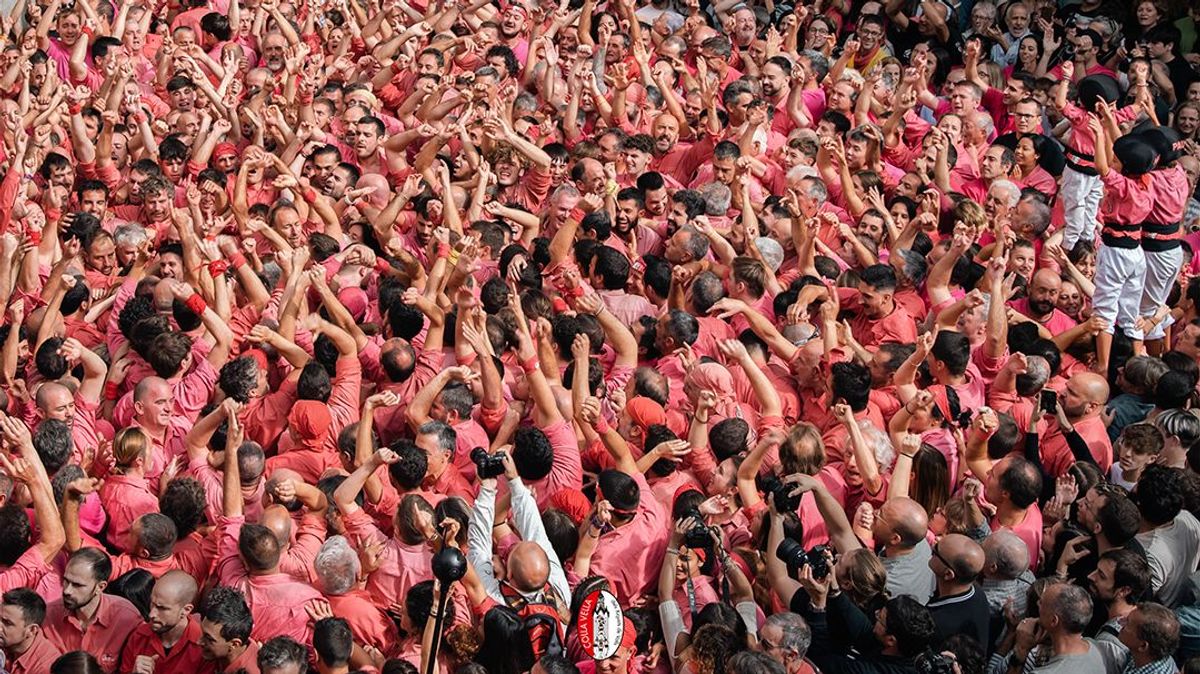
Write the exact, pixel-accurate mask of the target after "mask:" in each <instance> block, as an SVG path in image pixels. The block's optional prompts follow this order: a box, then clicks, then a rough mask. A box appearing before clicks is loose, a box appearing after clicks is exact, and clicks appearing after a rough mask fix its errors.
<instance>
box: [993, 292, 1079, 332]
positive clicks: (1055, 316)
mask: <svg viewBox="0 0 1200 674" xmlns="http://www.w3.org/2000/svg"><path fill="white" fill-rule="evenodd" d="M1008 306H1010V307H1012V308H1013V309H1014V310H1015V311H1016V312H1017V313H1019V314H1021V315H1022V316H1025V317H1027V318H1030V319H1033V320H1037V319H1035V318H1034V317H1033V314H1032V313H1030V311H1029V299H1028V298H1022V299H1019V300H1016V301H1014V302H1009V303H1008ZM1038 322H1039V323H1040V324H1041V325H1042V327H1044V328H1046V329H1047V330H1049V331H1050V334H1052V335H1061V334H1062V333H1064V332H1066V331H1067V330H1070V329H1071V328H1073V327H1075V326H1076V325H1077V323H1076V322H1075V319H1074V318H1071V317H1070V316H1068V315H1066V314H1064V313H1063V312H1061V311H1059V310H1058V309H1055V310H1054V311H1052V312H1051V313H1050V318H1047V319H1046V320H1045V321H1038Z"/></svg>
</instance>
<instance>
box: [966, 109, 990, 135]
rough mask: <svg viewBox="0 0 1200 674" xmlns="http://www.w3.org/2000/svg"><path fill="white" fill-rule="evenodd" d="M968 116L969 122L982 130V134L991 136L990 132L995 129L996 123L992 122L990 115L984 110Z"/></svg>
mask: <svg viewBox="0 0 1200 674" xmlns="http://www.w3.org/2000/svg"><path fill="white" fill-rule="evenodd" d="M970 117H971V123H972V124H974V125H975V126H976V128H978V129H979V130H980V131H983V135H985V136H991V135H992V132H993V131H995V130H996V125H995V123H993V122H992V116H991V115H989V114H987V113H986V112H977V113H975V114H973V115H971V116H970Z"/></svg>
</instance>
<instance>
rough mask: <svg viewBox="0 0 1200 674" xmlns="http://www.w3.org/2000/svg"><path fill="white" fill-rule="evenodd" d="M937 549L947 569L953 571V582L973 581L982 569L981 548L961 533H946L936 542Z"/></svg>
mask: <svg viewBox="0 0 1200 674" xmlns="http://www.w3.org/2000/svg"><path fill="white" fill-rule="evenodd" d="M937 551H938V554H939V555H940V557H941V558H942V559H944V560H945V566H946V567H947V569H948V570H949V571H951V572H953V573H954V582H956V583H973V582H975V579H976V578H977V577H978V576H979V572H980V571H983V563H984V554H983V548H981V547H980V546H979V544H978V543H976V542H975V541H973V540H971V539H970V538H968V537H966V536H964V535H962V534H947V535H945V536H943V537H942V539H941V540H940V541H938V543H937Z"/></svg>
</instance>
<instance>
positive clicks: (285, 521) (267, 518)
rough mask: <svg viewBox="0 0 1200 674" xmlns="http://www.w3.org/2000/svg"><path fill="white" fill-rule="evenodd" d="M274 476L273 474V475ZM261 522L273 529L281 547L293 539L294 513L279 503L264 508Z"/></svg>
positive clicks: (272, 531)
mask: <svg viewBox="0 0 1200 674" xmlns="http://www.w3.org/2000/svg"><path fill="white" fill-rule="evenodd" d="M272 477H273V476H272ZM259 524H261V525H263V526H264V527H266V528H267V529H270V530H271V533H272V534H274V535H275V540H277V541H279V547H280V548H284V547H287V545H288V543H289V542H291V540H292V515H291V513H289V512H288V511H287V508H284V507H283V506H281V505H279V504H273V505H269V506H267V507H266V508H264V509H263V514H262V519H261V520H259Z"/></svg>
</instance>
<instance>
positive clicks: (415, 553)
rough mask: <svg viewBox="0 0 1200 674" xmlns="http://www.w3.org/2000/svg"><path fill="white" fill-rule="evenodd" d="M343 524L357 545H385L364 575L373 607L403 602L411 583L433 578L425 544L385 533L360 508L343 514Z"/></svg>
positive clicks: (427, 548) (431, 556)
mask: <svg viewBox="0 0 1200 674" xmlns="http://www.w3.org/2000/svg"><path fill="white" fill-rule="evenodd" d="M343 523H344V524H345V525H346V536H348V537H350V538H351V539H352V540H354V541H355V546H356V547H359V546H362V545H365V544H367V543H368V542H369V543H383V544H384V547H383V551H382V552H380V553H379V568H378V569H376V570H375V571H374V572H373V573H372V574H371V575H370V576H368V577H367V587H366V590H367V593H368V594H370V596H371V598H372V599H373V600H374V601H375V605H376V606H379V607H381V608H386V607H388V606H391V605H392V604H395V603H403V602H404V597H405V595H407V594H408V591H409V590H410V589H412V586H414V585H416V584H417V583H419V582H421V581H424V580H429V579H431V578H433V567H432V566H431V563H432V561H433V555H432V554H431V552H430V550H429V547H428V546H427V545H425V544H424V543H419V544H417V545H408V544H406V543H404V542H403V541H401V540H399V539H396V538H389V537H387V536H385V535H384V534H383V532H382V531H380V530H379V528H378V527H376V526H375V523H374V522H373V521H372V520H371V518H370V516H368V515H367V513H366V512H365V511H362V510H357V511H355V512H354V513H352V514H349V515H346V516H345V517H344V518H343Z"/></svg>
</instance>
